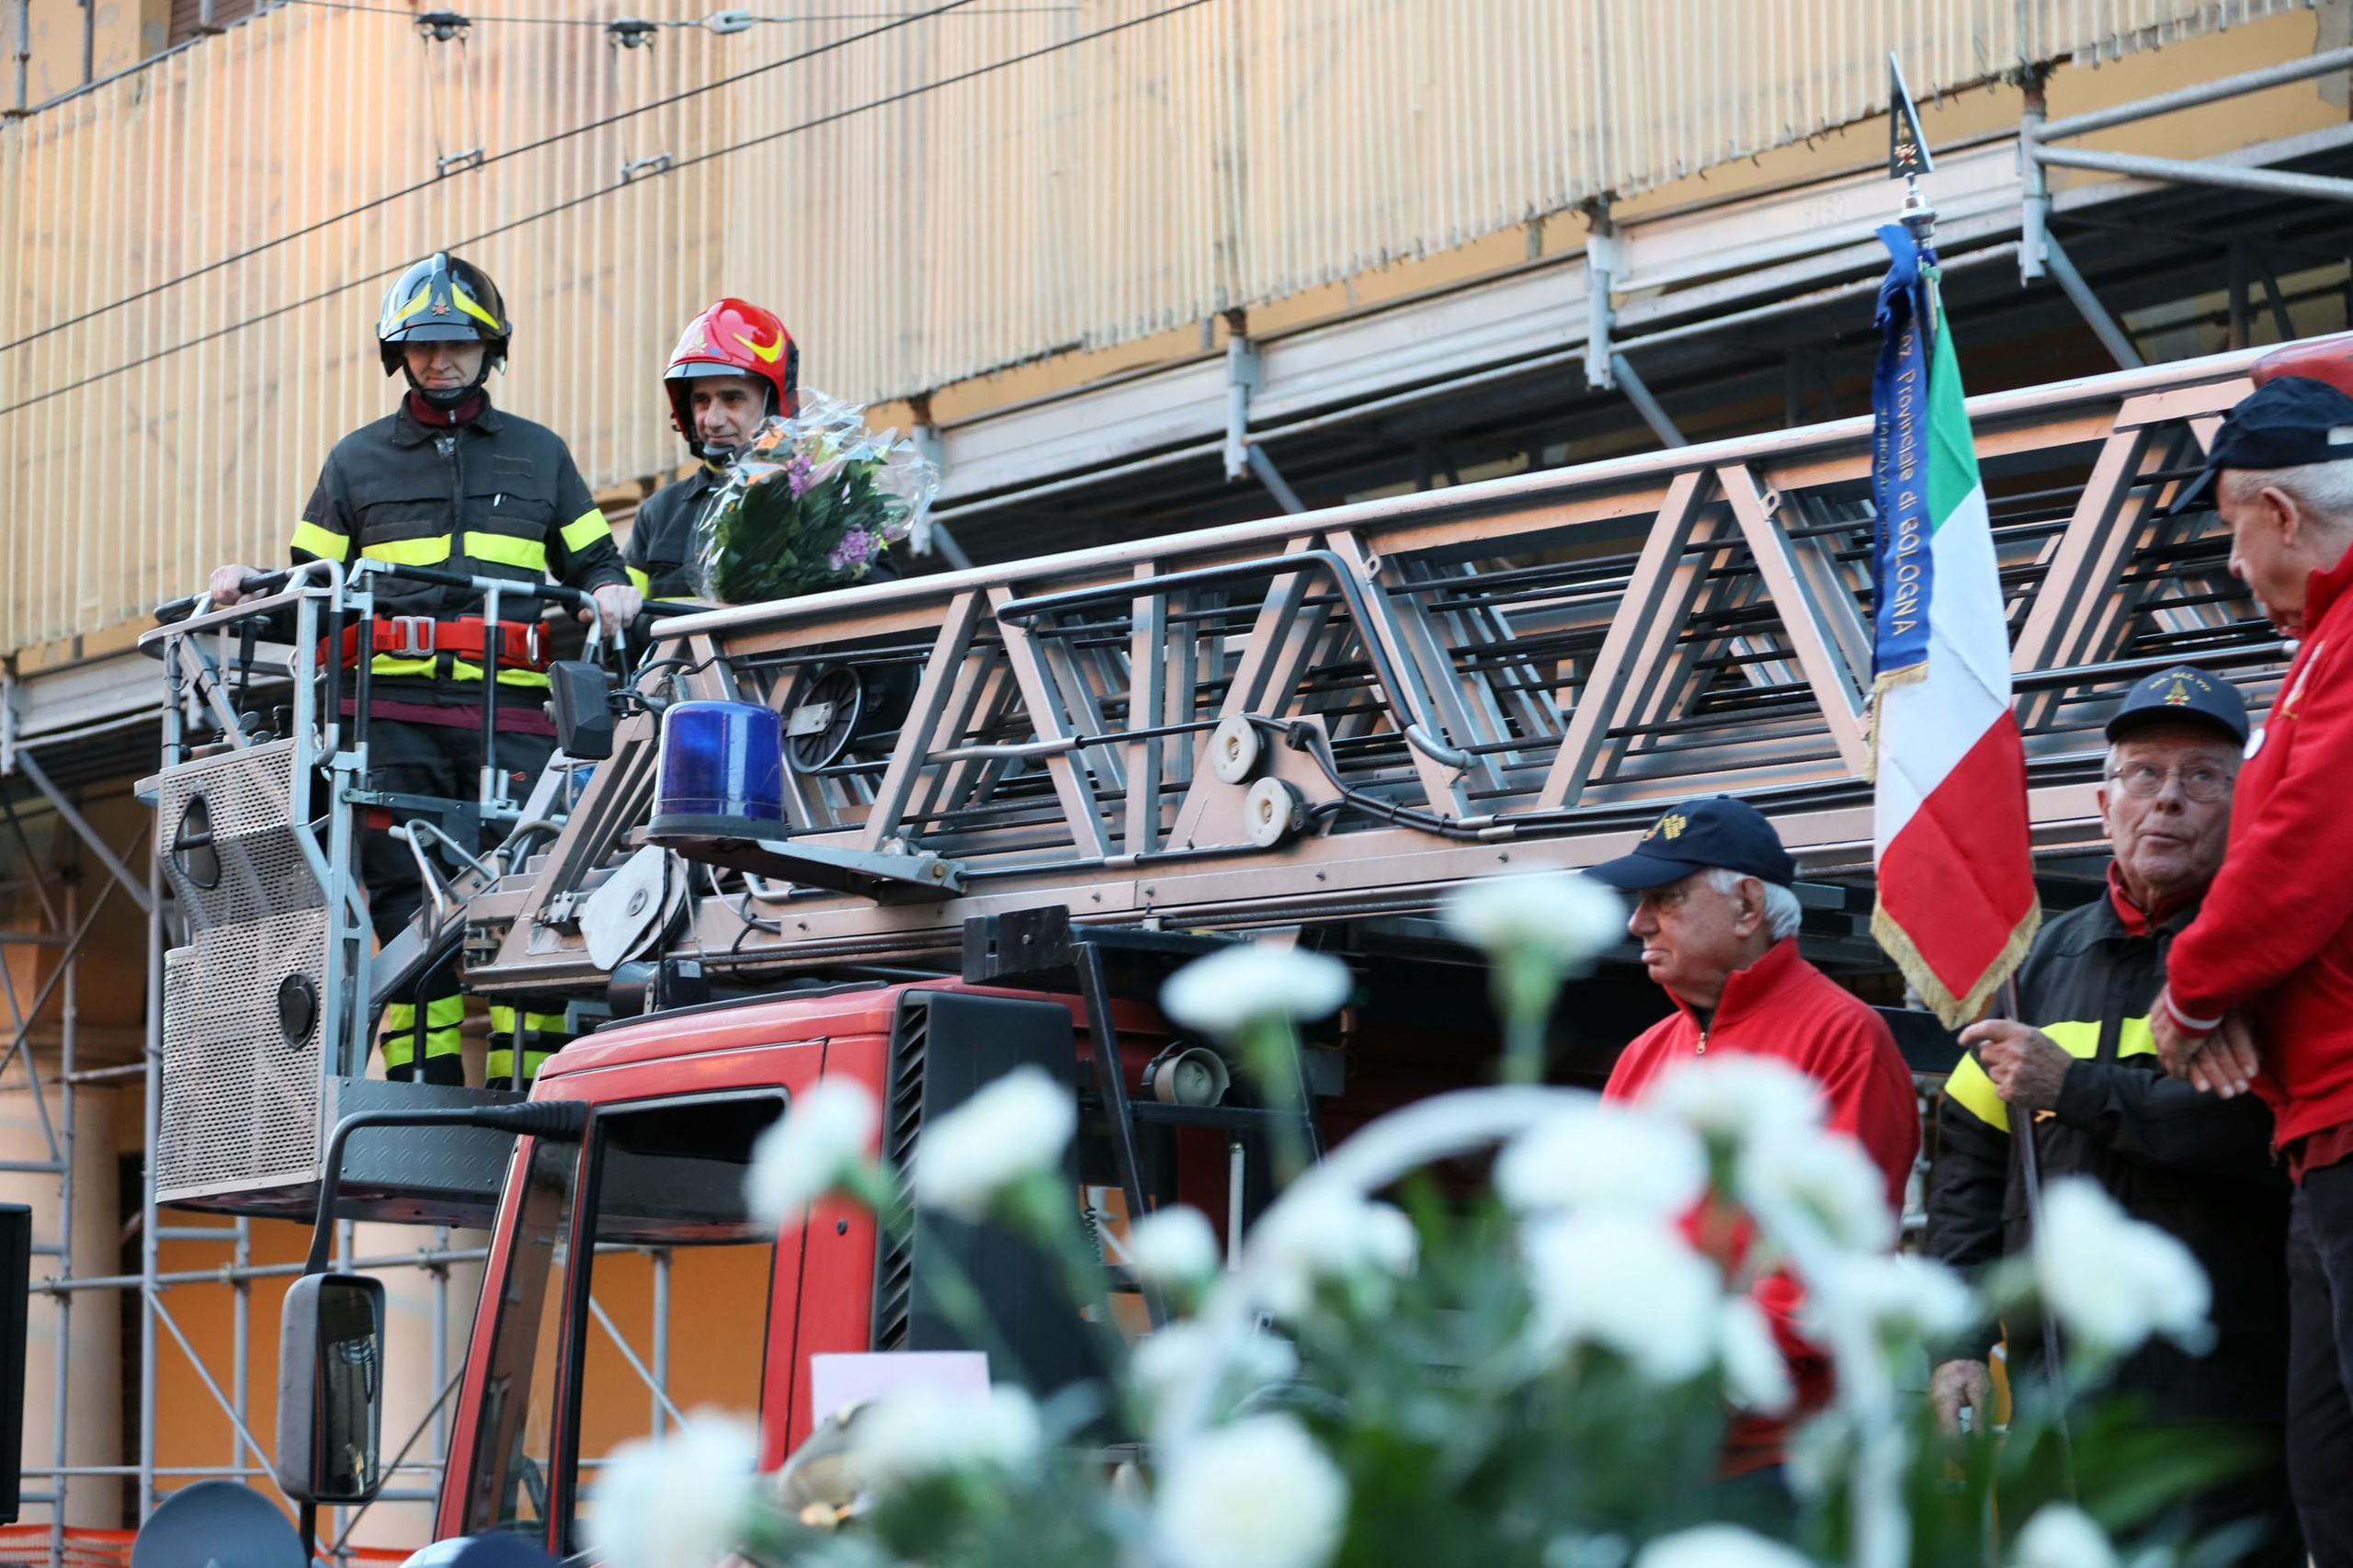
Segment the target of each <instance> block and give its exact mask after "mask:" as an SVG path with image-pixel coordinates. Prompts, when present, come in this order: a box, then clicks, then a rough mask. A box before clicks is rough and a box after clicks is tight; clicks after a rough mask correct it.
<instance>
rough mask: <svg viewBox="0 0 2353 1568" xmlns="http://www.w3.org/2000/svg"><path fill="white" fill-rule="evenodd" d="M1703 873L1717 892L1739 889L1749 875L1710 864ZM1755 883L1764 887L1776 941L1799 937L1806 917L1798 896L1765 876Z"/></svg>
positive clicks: (1767, 914) (1770, 928)
mask: <svg viewBox="0 0 2353 1568" xmlns="http://www.w3.org/2000/svg"><path fill="white" fill-rule="evenodd" d="M1701 874H1702V875H1703V876H1705V877H1706V878H1707V879H1708V885H1709V886H1710V887H1711V888H1713V889H1715V890H1716V891H1717V892H1739V891H1740V884H1741V882H1742V881H1744V880H1745V878H1746V877H1747V876H1748V873H1747V872H1746V871H1733V870H1727V869H1725V868H1723V867H1722V866H1711V867H1709V868H1708V869H1707V870H1706V871H1704V872H1703V873H1701ZM1756 882H1757V885H1758V886H1760V887H1762V888H1763V889H1764V890H1765V929H1766V930H1768V931H1769V932H1770V933H1772V937H1773V940H1775V941H1777V942H1778V941H1779V940H1780V939H1781V938H1782V937H1794V936H1796V935H1797V934H1798V926H1800V925H1802V923H1803V922H1804V920H1805V910H1804V909H1803V908H1802V907H1801V906H1800V904H1799V903H1798V895H1797V894H1796V893H1794V892H1790V890H1789V889H1788V888H1785V887H1783V886H1782V885H1781V884H1780V883H1779V882H1768V881H1766V880H1765V879H1764V878H1762V877H1758V878H1757V879H1756Z"/></svg>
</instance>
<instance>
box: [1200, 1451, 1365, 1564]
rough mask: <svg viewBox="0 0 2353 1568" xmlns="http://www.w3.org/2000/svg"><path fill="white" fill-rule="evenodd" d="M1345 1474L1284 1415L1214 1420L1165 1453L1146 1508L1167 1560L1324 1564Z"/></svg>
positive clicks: (1339, 1518)
mask: <svg viewBox="0 0 2353 1568" xmlns="http://www.w3.org/2000/svg"><path fill="white" fill-rule="evenodd" d="M1347 1512H1348V1483H1347V1477H1346V1476H1344V1475H1342V1474H1341V1473H1340V1470H1339V1467H1338V1466H1337V1465H1336V1464H1334V1463H1333V1462H1332V1460H1331V1459H1330V1458H1329V1457H1328V1456H1326V1455H1325V1454H1324V1450H1323V1449H1319V1448H1317V1447H1316V1446H1315V1440H1314V1439H1313V1437H1309V1436H1308V1435H1307V1429H1306V1428H1305V1427H1303V1426H1301V1425H1300V1424H1299V1423H1298V1422H1297V1421H1295V1420H1293V1419H1291V1417H1290V1416H1288V1415H1251V1416H1245V1417H1244V1418H1243V1419H1242V1420H1240V1421H1236V1422H1234V1423H1233V1425H1232V1426H1219V1427H1213V1428H1211V1430H1209V1431H1207V1432H1204V1433H1202V1434H1201V1435H1200V1436H1199V1437H1195V1438H1193V1439H1192V1440H1191V1441H1189V1442H1188V1443H1186V1444H1184V1445H1183V1446H1182V1447H1180V1448H1178V1449H1176V1452H1175V1453H1173V1454H1171V1455H1170V1456H1168V1460H1167V1463H1166V1465H1165V1468H1164V1470H1163V1471H1162V1473H1161V1482H1160V1489H1159V1497H1158V1499H1157V1501H1156V1504H1155V1506H1154V1518H1155V1522H1156V1524H1157V1526H1158V1528H1157V1529H1156V1530H1155V1532H1154V1533H1155V1535H1156V1536H1157V1538H1158V1540H1159V1544H1160V1548H1161V1551H1162V1553H1163V1554H1164V1556H1165V1558H1166V1560H1167V1561H1168V1562H1170V1563H1171V1564H1173V1565H1174V1568H1323V1565H1324V1563H1326V1562H1330V1561H1331V1560H1332V1555H1333V1553H1334V1552H1336V1551H1338V1550H1339V1545H1340V1537H1341V1533H1342V1532H1343V1530H1345V1529H1346V1528H1347Z"/></svg>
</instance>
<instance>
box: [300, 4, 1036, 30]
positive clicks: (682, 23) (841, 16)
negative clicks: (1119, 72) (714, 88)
mask: <svg viewBox="0 0 2353 1568" xmlns="http://www.w3.org/2000/svg"><path fill="white" fill-rule="evenodd" d="M278 3H279V4H280V5H285V6H310V7H312V8H313V9H314V10H320V11H363V12H366V13H368V14H369V15H371V16H377V17H406V18H408V19H409V20H410V21H418V20H421V19H422V18H424V17H429V16H434V15H437V14H442V13H434V12H426V11H405V10H402V9H400V8H398V7H397V6H369V5H365V4H362V3H361V0H278ZM1078 8H1079V7H1077V6H982V7H979V8H977V9H975V10H972V12H970V13H968V14H969V15H972V16H976V17H1009V16H1019V15H1026V14H1032V13H1049V12H1070V11H1075V10H1077V9H1078ZM916 14H917V13H914V12H908V11H801V12H796V13H791V14H788V15H785V16H780V17H767V16H756V15H753V14H751V13H749V12H733V11H714V12H712V13H711V14H710V16H708V17H666V18H664V19H662V20H659V21H656V22H655V23H654V26H655V27H661V28H705V29H708V30H710V31H712V32H718V33H721V34H722V36H723V35H724V34H726V33H730V32H740V31H742V30H744V29H745V28H752V27H757V26H775V25H779V24H785V25H794V24H801V23H809V22H872V21H881V20H885V19H888V18H891V17H907V16H913V15H916ZM446 15H448V16H449V17H453V18H456V20H457V21H458V22H459V23H460V24H461V25H463V26H466V27H472V26H473V25H475V24H476V23H478V22H488V23H493V24H496V23H500V22H514V23H518V24H520V25H522V26H525V27H537V28H599V29H608V28H611V26H612V24H613V23H615V22H617V21H620V22H633V21H637V20H640V19H641V18H639V17H605V18H603V19H601V20H600V19H599V18H597V17H517V16H510V15H505V14H495V15H476V14H472V13H468V12H462V11H451V12H448V13H446ZM722 17H724V18H726V19H728V20H729V21H731V22H733V23H736V24H739V25H737V26H733V27H729V28H720V27H718V26H717V25H716V24H717V23H718V22H719V21H720V19H721V18H722Z"/></svg>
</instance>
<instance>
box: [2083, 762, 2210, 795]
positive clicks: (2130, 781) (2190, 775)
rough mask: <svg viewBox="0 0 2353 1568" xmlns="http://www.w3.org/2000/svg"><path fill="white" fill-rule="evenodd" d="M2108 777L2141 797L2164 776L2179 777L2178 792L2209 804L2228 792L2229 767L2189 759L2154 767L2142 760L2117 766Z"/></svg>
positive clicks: (2159, 787)
mask: <svg viewBox="0 0 2353 1568" xmlns="http://www.w3.org/2000/svg"><path fill="white" fill-rule="evenodd" d="M2109 778H2111V779H2113V780H2114V781H2115V782H2116V783H2117V784H2119V785H2120V786H2122V787H2123V790H2124V792H2125V793H2126V794H2128V795H2137V796H2139V797H2141V798H2142V799H2143V800H2146V799H2148V798H2149V797H2150V796H2152V795H2154V794H2156V793H2157V792H2158V791H2159V790H2163V789H2164V788H2165V780H2166V779H2168V778H2178V779H2180V780H2181V792H2182V793H2183V794H2185V795H2187V796H2188V797H2189V798H2190V799H2191V800H2193V801H2200V802H2201V803H2203V804H2206V805H2211V804H2213V803H2214V802H2215V801H2219V800H2221V799H2222V797H2223V796H2225V795H2227V794H2229V793H2230V792H2231V774H2230V770H2229V769H2227V768H2222V767H2215V766H2214V765H2213V764H2212V763H2211V762H2193V763H2189V764H2188V765H2187V766H2185V767H2152V766H2151V765H2150V764H2148V763H2145V762H2132V763H2127V764H2126V765H2125V766H2123V767H2120V768H2118V769H2117V770H2116V771H2115V772H2113V773H2111V774H2109Z"/></svg>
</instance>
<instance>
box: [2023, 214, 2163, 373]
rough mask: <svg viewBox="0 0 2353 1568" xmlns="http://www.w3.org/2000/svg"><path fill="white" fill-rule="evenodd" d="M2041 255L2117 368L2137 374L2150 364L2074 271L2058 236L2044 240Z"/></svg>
mask: <svg viewBox="0 0 2353 1568" xmlns="http://www.w3.org/2000/svg"><path fill="white" fill-rule="evenodd" d="M2042 255H2043V259H2044V260H2045V261H2047V262H2048V263H2049V264H2050V267H2051V276H2052V277H2053V278H2057V279H2059V287H2060V288H2061V289H2062V290H2065V292H2066V295H2067V298H2068V299H2069V300H2070V301H2074V303H2075V311H2076V312H2077V313H2078V314H2079V315H2081V316H2082V317H2083V318H2084V320H2085V321H2086V322H2087V323H2088V324H2090V326H2091V329H2092V333H2093V335H2095V336H2097V338H2098V339H2099V341H2100V347H2103V348H2106V349H2107V350H2108V352H2109V355H2110V356H2111V357H2112V358H2114V359H2115V360H2116V362H2117V364H2118V365H2120V366H2121V367H2122V368H2123V369H2127V370H2137V369H2141V368H2142V367H2143V365H2145V364H2146V363H2147V361H2146V360H2144V359H2143V358H2141V351H2140V350H2139V349H2138V348H2136V347H2133V345H2132V336H2131V334H2130V333H2128V332H2126V331H2125V330H2124V327H2123V324H2121V323H2120V322H2119V321H2118V320H2117V319H2116V318H2115V317H2114V316H2112V315H2110V314H2109V313H2108V307H2107V306H2106V305H2103V304H2101V303H2100V302H2099V296H2098V295H2097V294H2095V293H2093V292H2092V286H2091V285H2090V284H2088V283H2086V282H2085V281H2084V275H2083V274H2082V273H2080V272H2078V271H2076V270H2075V261H2074V259H2073V258H2071V257H2070V256H2068V255H2067V247H2066V246H2064V245H2063V244H2060V243H2059V239H2058V236H2057V235H2055V234H2045V235H2044V236H2043V239H2042Z"/></svg>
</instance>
